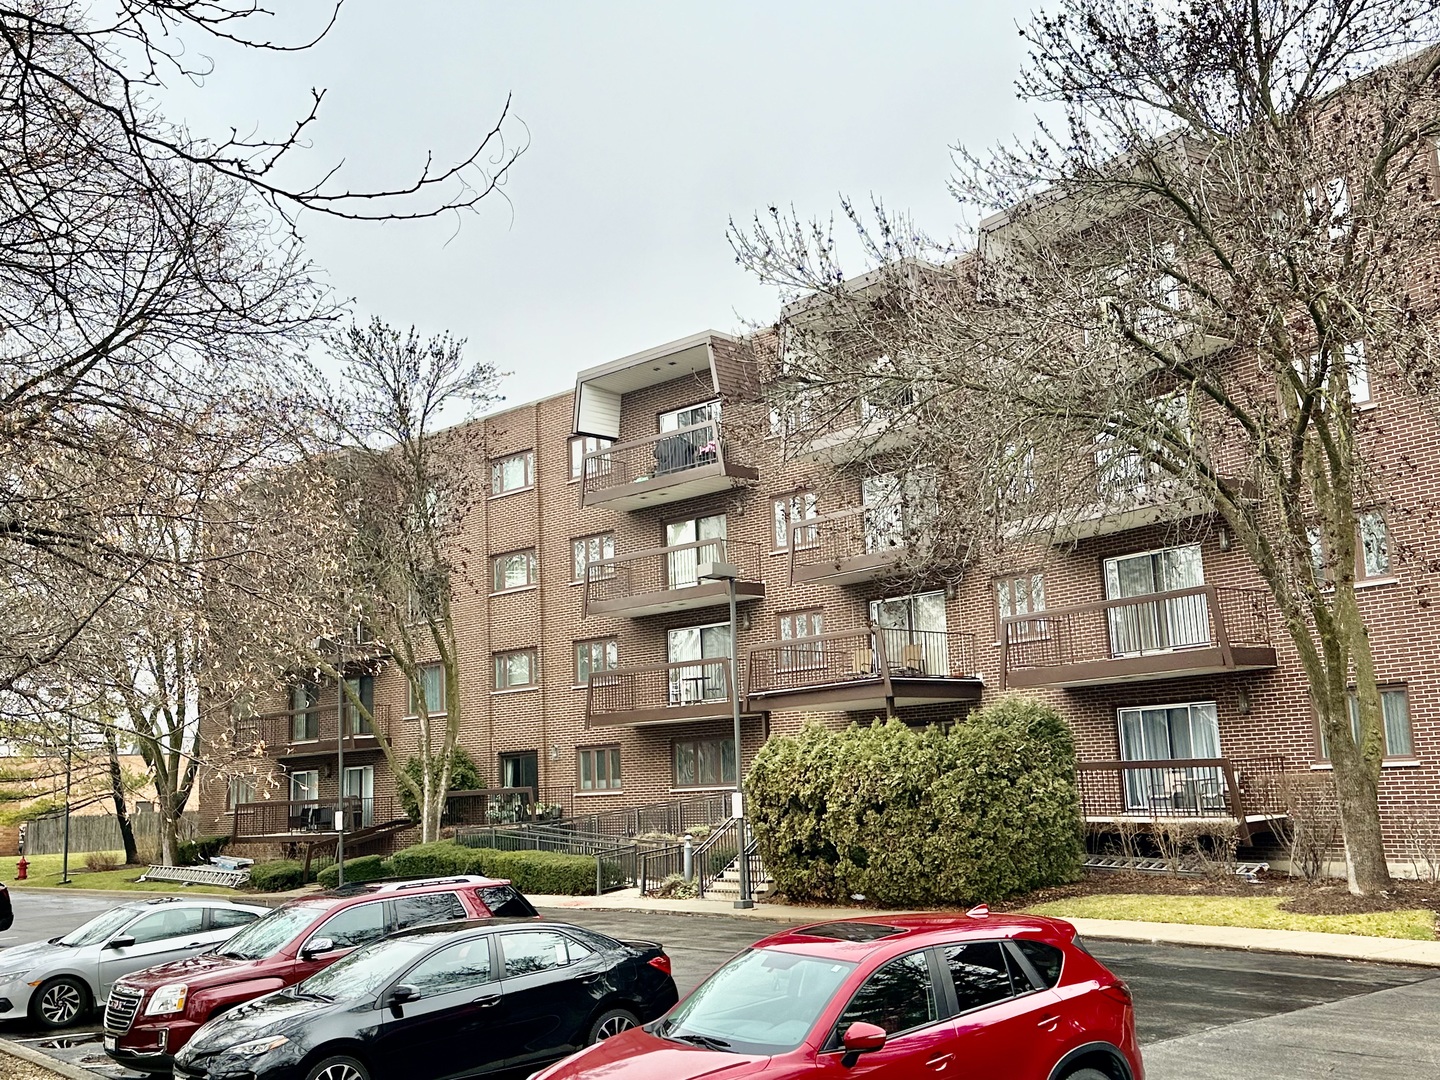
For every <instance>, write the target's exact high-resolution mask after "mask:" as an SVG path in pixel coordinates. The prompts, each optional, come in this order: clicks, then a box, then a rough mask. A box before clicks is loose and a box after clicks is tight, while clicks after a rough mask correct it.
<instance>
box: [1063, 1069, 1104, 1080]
mask: <svg viewBox="0 0 1440 1080" xmlns="http://www.w3.org/2000/svg"><path fill="white" fill-rule="evenodd" d="M1065 1080H1110V1076H1109V1074H1107V1073H1103V1072H1101V1071H1100V1070H1099V1069H1076V1070H1075V1071H1074V1072H1072V1073H1066V1074H1065Z"/></svg>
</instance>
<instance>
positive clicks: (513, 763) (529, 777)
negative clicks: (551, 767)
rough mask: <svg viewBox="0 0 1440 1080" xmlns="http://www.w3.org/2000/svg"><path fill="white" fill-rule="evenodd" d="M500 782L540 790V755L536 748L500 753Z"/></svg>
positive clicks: (512, 786)
mask: <svg viewBox="0 0 1440 1080" xmlns="http://www.w3.org/2000/svg"><path fill="white" fill-rule="evenodd" d="M500 784H501V786H502V787H508V788H522V787H524V788H529V789H530V790H531V791H532V792H536V791H538V790H539V784H540V755H539V754H537V753H536V752H535V751H534V750H524V751H521V752H520V753H518V754H501V755H500Z"/></svg>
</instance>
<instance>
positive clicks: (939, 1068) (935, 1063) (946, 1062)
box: [925, 1054, 955, 1072]
mask: <svg viewBox="0 0 1440 1080" xmlns="http://www.w3.org/2000/svg"><path fill="white" fill-rule="evenodd" d="M954 1059H955V1055H954V1054H937V1055H936V1056H935V1057H933V1058H931V1059H930V1060H929V1061H927V1062H925V1064H926V1065H928V1066H930V1068H932V1069H934V1070H935V1071H936V1072H944V1071H945V1070H946V1069H948V1068H949V1067H950V1062H951V1061H953V1060H954Z"/></svg>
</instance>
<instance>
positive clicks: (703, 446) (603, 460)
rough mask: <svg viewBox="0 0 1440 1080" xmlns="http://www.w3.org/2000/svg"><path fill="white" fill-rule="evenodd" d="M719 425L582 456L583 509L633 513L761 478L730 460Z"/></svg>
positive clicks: (701, 426)
mask: <svg viewBox="0 0 1440 1080" xmlns="http://www.w3.org/2000/svg"><path fill="white" fill-rule="evenodd" d="M730 452H731V448H730V447H729V446H728V445H727V444H726V442H725V440H724V438H723V437H722V435H721V432H720V422H719V421H718V420H705V421H703V422H701V423H699V424H692V425H690V426H689V427H683V428H679V429H677V430H675V431H662V432H660V433H659V434H657V435H651V436H648V437H647V438H644V439H637V440H636V441H634V442H628V443H618V444H616V445H615V446H610V447H606V448H605V449H603V450H595V451H592V452H591V453H589V454H586V455H585V460H584V468H583V470H582V475H581V482H580V505H581V506H599V505H606V506H613V507H617V508H618V509H622V510H633V509H637V508H639V507H644V506H659V505H661V504H663V503H668V502H675V501H677V500H679V499H690V498H694V497H695V496H697V495H708V494H711V493H712V492H716V491H724V490H725V489H727V488H730V487H733V486H734V485H735V484H736V483H737V482H742V481H745V480H755V479H758V477H759V472H758V471H757V470H756V469H755V468H753V467H751V466H748V465H742V464H740V463H738V462H736V461H733V460H731V459H730V456H729V455H730Z"/></svg>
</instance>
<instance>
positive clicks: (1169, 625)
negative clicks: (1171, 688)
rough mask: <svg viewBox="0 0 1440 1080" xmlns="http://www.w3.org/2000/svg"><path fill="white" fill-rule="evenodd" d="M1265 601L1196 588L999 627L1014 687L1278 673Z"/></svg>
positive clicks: (1054, 611) (1244, 592) (1022, 618)
mask: <svg viewBox="0 0 1440 1080" xmlns="http://www.w3.org/2000/svg"><path fill="white" fill-rule="evenodd" d="M1270 612H1271V603H1270V596H1269V594H1268V593H1267V592H1265V591H1264V590H1263V589H1241V588H1232V587H1229V586H1219V585H1197V586H1195V587H1194V588H1189V589H1174V590H1171V591H1168V592H1160V593H1150V594H1147V595H1144V596H1134V597H1127V598H1125V599H1120V600H1099V601H1096V602H1094V603H1090V604H1079V605H1076V606H1074V607H1064V608H1050V609H1047V610H1045V611H1037V612H1034V613H1032V614H1028V615H1015V616H1012V617H1010V618H1006V619H1002V620H1001V632H1000V665H1001V669H1002V670H1003V672H1004V675H1005V683H1006V685H1007V686H1011V687H1035V686H1086V685H1102V684H1105V683H1119V682H1132V681H1140V680H1149V679H1158V678H1177V677H1181V676H1186V675H1200V674H1208V673H1215V672H1223V671H1254V670H1259V669H1263V668H1271V667H1274V666H1275V663H1276V660H1275V648H1274V645H1273V643H1272V640H1271V629H1270Z"/></svg>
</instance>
